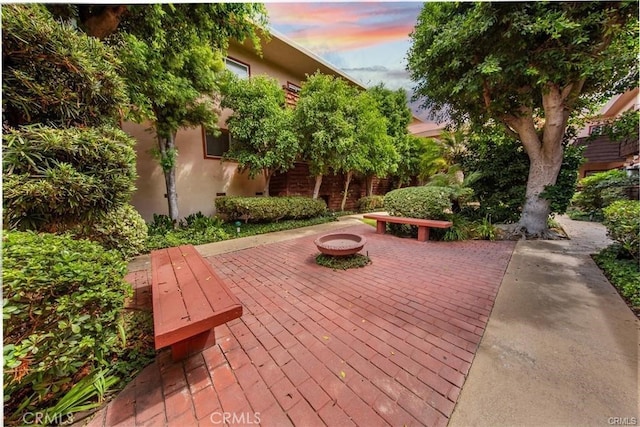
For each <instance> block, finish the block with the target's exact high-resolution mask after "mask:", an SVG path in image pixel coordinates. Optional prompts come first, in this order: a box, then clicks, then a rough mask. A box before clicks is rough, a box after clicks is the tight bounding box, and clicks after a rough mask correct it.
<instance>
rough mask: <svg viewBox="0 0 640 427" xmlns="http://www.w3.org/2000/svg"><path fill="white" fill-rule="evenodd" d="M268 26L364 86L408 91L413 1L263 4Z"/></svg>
mask: <svg viewBox="0 0 640 427" xmlns="http://www.w3.org/2000/svg"><path fill="white" fill-rule="evenodd" d="M266 6H267V10H268V12H269V21H270V24H271V27H272V28H273V29H274V30H276V31H277V32H279V33H281V34H283V35H285V36H287V37H288V38H289V39H291V40H293V41H294V42H296V43H297V44H299V45H301V46H303V47H305V48H307V49H309V50H311V51H312V52H313V53H315V54H316V55H318V56H320V57H321V58H323V59H324V60H326V61H327V62H329V63H331V64H332V65H334V66H336V67H337V68H339V69H341V70H342V71H344V72H345V73H347V74H348V75H349V76H351V77H353V78H355V79H356V80H358V81H360V82H361V83H363V84H364V85H365V86H367V87H370V86H374V85H376V84H378V83H384V84H385V86H386V87H387V88H389V89H398V88H404V89H406V90H410V89H411V88H412V87H413V83H412V82H411V81H410V79H409V74H408V72H407V71H406V64H407V61H406V56H407V52H408V50H409V46H410V43H409V33H411V31H412V30H413V27H414V26H415V24H416V21H417V17H418V15H419V13H420V10H421V9H422V3H418V2H411V3H409V2H402V3H399V2H394V3H388V2H370V3H361V2H347V3H329V2H311V3H267V4H266Z"/></svg>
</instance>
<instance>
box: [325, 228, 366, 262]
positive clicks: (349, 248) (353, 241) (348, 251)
mask: <svg viewBox="0 0 640 427" xmlns="http://www.w3.org/2000/svg"><path fill="white" fill-rule="evenodd" d="M314 243H315V244H316V246H317V247H318V250H319V251H320V252H322V253H323V254H325V255H332V256H347V255H353V254H355V253H356V252H358V251H359V250H360V249H362V248H363V246H364V244H365V243H367V240H366V239H365V238H364V237H363V236H360V235H358V234H349V233H336V234H325V235H324V236H321V237H318V238H317V239H316V240H315V242H314Z"/></svg>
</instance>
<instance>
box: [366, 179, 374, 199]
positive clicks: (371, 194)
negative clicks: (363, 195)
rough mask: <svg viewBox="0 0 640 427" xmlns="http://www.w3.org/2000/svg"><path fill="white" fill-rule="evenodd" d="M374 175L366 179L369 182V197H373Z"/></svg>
mask: <svg viewBox="0 0 640 427" xmlns="http://www.w3.org/2000/svg"><path fill="white" fill-rule="evenodd" d="M373 178H374V176H373V175H369V176H368V177H367V179H366V182H367V196H373Z"/></svg>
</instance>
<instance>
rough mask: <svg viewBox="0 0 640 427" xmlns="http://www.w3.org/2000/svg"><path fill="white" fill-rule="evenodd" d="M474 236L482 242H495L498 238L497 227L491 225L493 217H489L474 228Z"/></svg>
mask: <svg viewBox="0 0 640 427" xmlns="http://www.w3.org/2000/svg"><path fill="white" fill-rule="evenodd" d="M473 234H474V235H476V236H477V237H478V238H480V239H482V240H495V239H496V237H497V236H498V231H497V229H496V227H495V226H494V225H493V224H491V217H489V216H488V215H487V216H486V217H485V218H483V219H482V221H481V222H480V223H478V224H477V225H475V227H474V228H473Z"/></svg>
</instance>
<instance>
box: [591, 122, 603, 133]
mask: <svg viewBox="0 0 640 427" xmlns="http://www.w3.org/2000/svg"><path fill="white" fill-rule="evenodd" d="M603 131H604V125H602V124H600V125H593V126H589V135H592V134H594V133H596V134H602V132H603Z"/></svg>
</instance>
